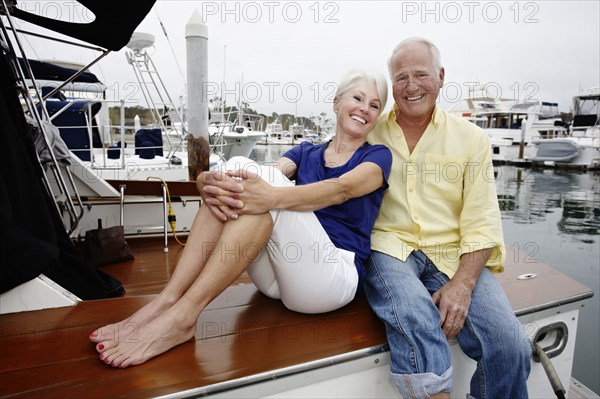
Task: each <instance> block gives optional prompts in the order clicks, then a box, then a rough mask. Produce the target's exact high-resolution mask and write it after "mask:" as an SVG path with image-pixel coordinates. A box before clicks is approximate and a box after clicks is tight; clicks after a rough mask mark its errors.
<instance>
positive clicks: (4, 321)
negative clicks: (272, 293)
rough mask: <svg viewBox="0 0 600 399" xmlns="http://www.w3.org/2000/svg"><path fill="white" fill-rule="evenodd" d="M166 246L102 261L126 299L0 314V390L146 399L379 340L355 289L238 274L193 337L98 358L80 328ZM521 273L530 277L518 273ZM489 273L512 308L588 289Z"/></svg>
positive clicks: (153, 289) (561, 279) (168, 256)
mask: <svg viewBox="0 0 600 399" xmlns="http://www.w3.org/2000/svg"><path fill="white" fill-rule="evenodd" d="M157 244H159V245H157ZM170 246H172V248H171V250H170V251H169V253H162V252H161V251H160V241H158V242H157V240H154V242H153V243H152V242H150V243H149V242H148V240H141V239H140V240H139V241H138V240H130V247H131V248H132V250H133V251H134V253H135V256H136V258H135V261H133V262H128V263H124V264H116V265H110V266H107V267H105V268H104V270H105V271H107V272H108V273H110V274H112V275H114V276H115V277H117V278H119V279H120V280H121V281H122V282H123V284H124V286H125V287H126V290H127V294H126V295H127V296H125V297H122V298H115V299H106V300H94V301H83V302H80V303H78V304H77V305H76V306H74V307H67V308H57V309H47V310H40V311H34V312H24V313H17V314H7V315H2V316H0V327H1V329H0V340H1V341H0V345H1V346H0V347H1V348H2V356H1V360H0V396H2V397H5V396H6V397H11V398H30V397H32V396H35V397H88V396H89V395H91V394H93V396H101V397H113V398H121V397H135V398H139V397H155V396H160V395H168V394H176V393H181V392H182V391H186V390H191V389H203V387H209V386H212V387H214V386H215V384H217V385H218V384H223V383H226V382H228V381H231V380H236V381H242V382H243V381H246V380H247V379H249V378H251V377H252V376H256V375H261V374H262V375H269V373H271V372H273V371H274V370H281V369H285V368H289V367H293V366H295V365H298V364H301V363H307V362H313V361H319V360H322V359H327V358H329V357H332V356H338V355H343V354H346V353H348V352H353V351H360V350H366V349H369V348H377V347H382V346H384V345H385V344H386V337H385V329H384V327H383V325H382V324H381V323H380V322H379V320H378V319H377V317H376V316H375V315H374V314H373V312H372V311H371V309H370V308H369V306H368V303H367V301H366V299H365V297H364V295H362V294H361V295H359V296H358V297H357V298H356V299H355V300H354V301H353V302H351V303H350V304H349V305H347V306H345V307H343V308H341V309H339V310H336V311H334V312H329V313H325V314H318V315H306V314H301V313H296V312H292V311H289V310H287V309H286V308H285V307H284V306H283V305H282V303H281V302H280V301H278V300H273V299H270V298H267V297H266V296H264V295H262V294H261V293H260V292H258V290H257V289H256V287H255V286H254V285H253V284H251V283H250V282H249V280H248V277H247V275H245V274H244V275H242V276H241V277H240V279H238V280H237V281H236V282H235V283H234V284H232V285H231V286H230V287H229V288H227V289H226V290H225V291H224V292H223V293H222V294H221V295H220V296H219V297H217V298H216V299H215V300H214V301H213V302H212V303H211V304H210V305H209V306H208V308H207V309H206V310H205V311H204V312H203V313H202V315H201V316H200V317H199V319H198V322H197V325H196V336H195V338H194V339H192V340H190V341H188V342H186V343H184V344H182V345H179V346H177V347H175V348H173V349H172V350H170V351H168V352H167V353H165V354H163V355H161V356H158V357H156V358H153V359H151V360H149V361H148V362H146V363H144V364H143V365H140V366H135V367H130V368H127V369H119V370H116V369H113V368H111V367H109V366H107V365H105V364H104V363H102V362H101V361H99V360H98V359H97V356H98V355H97V353H96V351H95V349H94V345H93V344H92V343H90V341H89V340H88V335H89V334H90V332H91V331H93V330H94V329H95V328H97V327H99V326H103V325H106V324H108V323H113V322H115V321H118V320H122V319H123V318H125V317H127V316H128V315H130V314H131V313H133V312H134V311H136V310H137V309H139V308H140V307H142V306H143V305H145V304H146V303H148V302H149V301H150V300H151V299H152V298H153V297H154V296H153V294H155V293H157V292H159V291H160V290H161V289H162V287H164V285H165V284H166V281H167V280H168V278H169V277H170V275H171V274H172V272H173V269H174V267H175V264H176V262H177V259H178V258H179V256H180V255H181V250H178V249H177V248H176V247H173V246H174V244H173V243H170ZM528 274H531V275H533V274H535V275H537V277H535V278H529V279H517V276H520V275H528ZM498 278H499V280H500V282H501V283H502V285H503V287H504V289H505V290H506V292H507V294H508V297H509V298H510V301H511V304H512V306H513V309H514V310H515V313H516V314H517V315H520V314H526V313H531V312H539V311H542V310H544V309H546V308H549V307H552V306H555V305H556V304H557V303H567V302H569V301H576V300H579V299H581V298H584V297H588V296H591V295H592V293H591V290H589V289H588V288H587V287H585V286H583V285H581V284H579V283H577V282H575V281H573V280H571V279H569V278H568V277H565V276H563V275H561V274H560V273H559V272H557V271H555V270H553V269H551V268H549V267H547V266H545V265H543V264H541V263H539V262H537V261H536V262H530V263H528V262H527V259H525V260H524V259H520V261H518V262H516V261H515V260H514V259H512V260H509V264H508V265H507V270H506V272H505V273H503V274H501V275H499V276H498ZM144 293H145V294H144ZM265 373H266V374H265ZM273 378H274V377H273Z"/></svg>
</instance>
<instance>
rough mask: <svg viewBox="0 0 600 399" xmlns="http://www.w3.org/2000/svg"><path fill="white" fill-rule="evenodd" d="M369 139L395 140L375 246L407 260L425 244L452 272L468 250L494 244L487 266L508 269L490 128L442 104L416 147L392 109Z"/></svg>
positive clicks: (450, 273)
mask: <svg viewBox="0 0 600 399" xmlns="http://www.w3.org/2000/svg"><path fill="white" fill-rule="evenodd" d="M368 141H369V142H370V143H371V144H376V143H377V144H385V145H386V146H388V147H389V149H390V150H391V151H392V154H393V159H394V161H393V165H392V171H391V174H390V177H389V181H388V183H389V188H388V189H387V191H386V193H385V196H384V198H383V203H382V205H381V208H380V210H379V216H378V217H377V220H376V222H375V227H374V229H373V232H372V236H371V247H372V249H373V250H376V251H380V252H383V253H386V254H388V255H390V256H393V257H396V258H398V259H400V260H402V261H406V258H407V257H408V256H409V255H410V253H411V252H412V251H414V250H421V251H423V252H424V253H425V254H426V255H427V256H428V257H429V259H431V260H432V261H433V263H435V265H436V266H437V268H438V269H439V270H441V271H442V272H444V273H446V274H447V275H448V276H449V277H452V276H454V273H455V272H456V270H457V269H458V266H459V262H460V257H461V256H462V255H463V254H466V253H470V252H474V251H478V250H482V249H485V248H493V250H492V254H491V256H490V258H489V260H488V263H487V266H488V267H489V268H490V270H491V271H493V272H501V271H503V270H504V257H505V249H504V239H503V234H502V221H501V218H500V208H499V206H498V197H497V195H496V186H495V180H494V170H493V167H492V158H491V146H490V141H489V138H488V136H487V134H485V132H483V130H481V129H480V128H479V127H477V126H476V125H474V124H472V123H469V122H467V121H466V120H464V119H461V118H458V117H455V116H454V115H451V114H448V113H447V112H445V111H443V110H440V109H436V110H435V112H434V113H433V117H432V120H431V122H430V123H429V125H428V126H427V129H426V130H425V132H424V133H423V136H422V137H421V139H420V140H419V142H418V143H417V145H416V146H415V148H414V149H413V152H412V153H410V152H409V150H408V145H407V143H406V140H405V138H404V134H403V133H402V129H401V128H400V126H398V124H397V123H396V117H395V113H394V110H392V111H390V112H389V113H387V114H385V113H384V114H383V115H382V116H381V117H380V119H379V120H378V122H377V125H376V126H375V128H374V129H373V131H372V132H371V133H369V136H368Z"/></svg>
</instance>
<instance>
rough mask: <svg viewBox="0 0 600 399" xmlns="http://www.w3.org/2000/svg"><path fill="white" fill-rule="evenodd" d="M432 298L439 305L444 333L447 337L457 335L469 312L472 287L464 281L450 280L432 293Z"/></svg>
mask: <svg viewBox="0 0 600 399" xmlns="http://www.w3.org/2000/svg"><path fill="white" fill-rule="evenodd" d="M432 299H433V303H435V304H436V305H438V308H439V311H440V318H441V322H440V324H441V327H442V330H443V331H444V335H445V336H446V338H447V339H450V338H454V337H456V336H457V335H458V333H459V332H460V330H462V328H463V326H464V324H465V320H466V318H467V314H468V313H469V306H471V289H469V287H467V285H466V284H464V283H463V282H462V281H458V280H456V281H455V280H450V281H449V282H448V284H446V285H445V286H443V287H442V288H440V289H439V290H438V291H436V292H435V293H434V294H433V295H432Z"/></svg>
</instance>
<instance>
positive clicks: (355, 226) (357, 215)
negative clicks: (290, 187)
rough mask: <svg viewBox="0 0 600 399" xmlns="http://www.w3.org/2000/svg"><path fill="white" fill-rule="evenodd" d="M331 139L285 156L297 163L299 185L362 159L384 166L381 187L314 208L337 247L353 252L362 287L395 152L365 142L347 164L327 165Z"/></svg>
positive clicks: (330, 175)
mask: <svg viewBox="0 0 600 399" xmlns="http://www.w3.org/2000/svg"><path fill="white" fill-rule="evenodd" d="M329 143H331V141H330V142H327V143H324V144H319V145H314V144H311V143H308V142H303V143H301V144H300V145H297V146H295V147H293V148H292V149H290V150H289V151H287V152H286V153H285V154H283V156H284V157H286V158H288V159H290V160H292V161H293V162H294V163H295V164H296V167H297V170H296V175H295V176H292V178H291V179H292V180H293V179H295V180H296V185H302V184H310V183H315V182H318V181H321V180H325V179H332V178H336V177H340V176H341V175H343V174H344V173H346V172H349V171H351V170H352V169H354V168H355V167H356V166H358V165H360V164H361V163H363V162H372V163H374V164H376V165H377V166H379V167H380V168H381V171H382V172H383V177H384V180H385V182H384V184H383V186H382V187H379V188H378V189H377V190H375V191H373V192H371V193H369V194H367V195H363V196H362V197H357V198H351V199H349V200H348V201H346V202H344V203H343V204H339V205H332V206H329V207H327V208H323V209H319V210H316V211H314V213H315V215H316V216H317V218H318V219H319V222H321V225H322V226H323V228H324V229H325V231H326V232H327V235H329V238H330V239H331V241H332V242H333V244H335V246H336V247H338V248H342V249H345V250H348V251H352V252H354V254H355V257H354V259H355V260H354V263H355V265H356V270H357V271H358V277H359V288H360V287H361V286H362V280H363V276H364V274H365V267H364V264H365V262H366V260H367V258H368V257H369V254H370V253H371V230H372V229H373V225H374V224H375V218H376V217H377V213H378V212H379V207H380V205H381V201H382V200H383V194H384V192H385V190H386V189H387V187H388V184H387V181H388V178H389V176H390V169H391V167H392V153H391V151H390V150H389V149H388V148H387V147H386V146H384V145H379V144H378V145H370V144H369V143H365V144H364V145H363V146H362V147H360V148H359V149H358V150H356V152H355V153H354V154H353V155H352V157H351V158H350V160H349V161H348V162H346V163H345V164H344V165H340V166H337V167H326V166H325V157H324V153H325V149H326V148H327V146H328V145H329Z"/></svg>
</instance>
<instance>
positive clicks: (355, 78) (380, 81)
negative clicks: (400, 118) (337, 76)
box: [335, 69, 388, 113]
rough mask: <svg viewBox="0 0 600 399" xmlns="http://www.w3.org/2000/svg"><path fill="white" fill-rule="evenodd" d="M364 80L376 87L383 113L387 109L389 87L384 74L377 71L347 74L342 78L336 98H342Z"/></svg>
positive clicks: (354, 71)
mask: <svg viewBox="0 0 600 399" xmlns="http://www.w3.org/2000/svg"><path fill="white" fill-rule="evenodd" d="M362 80H365V81H367V82H369V83H373V84H374V85H375V89H376V90H377V95H378V96H379V101H381V109H380V113H381V112H382V111H383V109H384V108H385V104H386V103H387V96H388V86H387V81H386V80H385V77H384V76H383V74H381V73H379V72H377V71H371V70H366V69H354V70H352V71H350V72H348V73H346V74H345V75H344V76H342V79H341V80H340V83H339V85H338V89H337V92H336V93H335V96H336V97H337V98H341V97H342V96H343V95H344V93H346V92H347V91H348V90H350V89H352V88H354V86H355V85H356V83H357V82H359V81H362Z"/></svg>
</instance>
